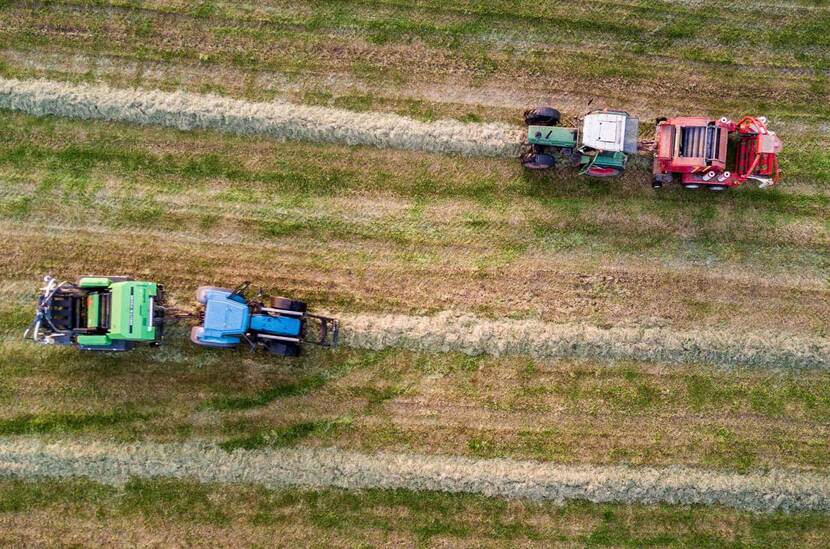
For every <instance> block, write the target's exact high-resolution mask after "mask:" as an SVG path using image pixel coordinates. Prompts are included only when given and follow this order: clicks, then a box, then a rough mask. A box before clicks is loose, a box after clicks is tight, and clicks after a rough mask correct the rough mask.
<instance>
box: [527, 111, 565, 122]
mask: <svg viewBox="0 0 830 549" xmlns="http://www.w3.org/2000/svg"><path fill="white" fill-rule="evenodd" d="M561 118H562V114H561V113H560V112H559V111H557V110H556V109H554V108H551V107H536V108H535V109H530V110H528V111H525V124H527V125H528V126H558V125H559V120H560V119H561Z"/></svg>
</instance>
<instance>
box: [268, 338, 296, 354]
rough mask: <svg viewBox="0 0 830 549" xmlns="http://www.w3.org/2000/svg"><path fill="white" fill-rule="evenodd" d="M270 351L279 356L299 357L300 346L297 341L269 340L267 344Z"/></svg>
mask: <svg viewBox="0 0 830 549" xmlns="http://www.w3.org/2000/svg"><path fill="white" fill-rule="evenodd" d="M265 348H266V349H267V350H268V352H269V353H271V354H274V355H278V356H288V357H297V356H300V346H299V345H297V344H296V343H285V342H283V341H269V342H268V343H266V344H265Z"/></svg>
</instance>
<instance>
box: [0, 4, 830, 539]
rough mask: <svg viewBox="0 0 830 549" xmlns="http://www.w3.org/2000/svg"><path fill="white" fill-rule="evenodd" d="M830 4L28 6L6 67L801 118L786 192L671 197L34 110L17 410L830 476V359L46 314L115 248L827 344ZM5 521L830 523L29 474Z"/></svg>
mask: <svg viewBox="0 0 830 549" xmlns="http://www.w3.org/2000/svg"><path fill="white" fill-rule="evenodd" d="M737 22H742V23H741V24H742V25H744V26H745V28H743V29H742V28H741V27H740V25H739V24H738V23H737ZM748 28H751V29H752V31H751V32H748V31H747V30H746V29H748ZM828 28H830V8H829V7H828V6H827V4H826V3H825V2H819V1H790V2H785V3H775V4H764V5H760V4H754V3H747V2H743V3H741V2H697V3H686V2H656V1H654V2H653V1H634V0H623V1H603V2H594V3H589V4H586V5H583V4H578V5H575V4H569V3H542V4H540V3H531V2H526V1H514V2H501V1H497V2H477V1H469V0H468V1H463V0H452V1H444V2H437V1H435V2H433V1H431V0H417V1H416V0H406V1H386V0H375V1H366V2H352V1H315V2H303V3H298V2H289V1H267V2H258V3H255V4H239V3H231V2H227V3H225V2H188V1H184V0H181V1H145V2H141V1H131V2H126V1H125V2H121V1H111V2H110V1H104V0H101V1H96V2H82V1H78V2H48V3H30V2H13V1H6V2H0V77H4V78H17V79H32V78H48V79H50V80H55V81H67V82H74V83H104V84H108V85H111V86H114V87H134V86H135V87H142V88H147V89H162V90H168V91H172V90H184V91H188V92H198V93H215V94H220V95H227V96H230V97H235V98H240V99H246V100H251V101H268V100H287V101H290V102H294V103H301V104H307V105H320V106H328V107H338V108H343V109H348V110H351V111H360V112H375V111H377V112H395V113H398V114H403V115H405V116H408V117H411V118H413V119H417V120H422V121H434V120H438V119H442V118H448V117H449V118H455V119H458V120H462V121H465V122H470V123H478V122H490V121H494V122H507V123H511V124H518V122H519V120H520V115H521V111H522V110H523V109H524V108H526V107H528V106H531V105H534V104H537V103H548V102H549V103H551V104H553V105H555V106H559V107H561V109H562V111H563V113H565V114H566V115H568V116H575V115H578V114H579V113H581V112H583V111H585V110H587V108H589V107H588V106H587V105H588V103H589V101H591V100H592V101H593V103H592V104H591V108H594V107H604V106H611V107H617V108H623V109H627V110H629V111H631V112H633V113H636V114H638V115H640V117H641V119H642V120H643V124H642V127H643V137H647V136H648V133H649V132H650V131H651V128H652V127H653V126H652V125H651V124H652V121H653V119H654V117H655V116H658V115H679V114H708V115H712V116H722V115H728V116H731V117H733V118H737V117H739V116H740V115H742V114H744V113H746V114H750V113H751V114H763V115H766V116H767V117H769V119H770V125H771V127H772V129H774V130H776V131H777V132H778V133H779V135H780V136H781V138H782V140H783V141H784V144H785V151H784V153H783V154H782V156H781V162H782V167H783V169H784V182H783V183H782V185H781V186H780V187H779V188H775V189H771V190H763V191H762V190H757V189H753V188H749V185H748V186H747V188H742V189H738V190H735V191H732V192H729V193H724V194H716V193H702V192H701V193H690V192H687V191H683V190H681V189H677V188H668V187H667V188H665V189H663V190H662V191H661V192H660V193H655V192H653V191H652V190H651V188H650V187H649V184H648V183H649V175H648V172H647V169H644V168H643V164H642V163H641V164H637V165H636V166H635V167H634V168H633V169H630V170H629V171H628V173H627V174H626V175H625V176H624V177H623V178H622V179H620V180H615V181H611V182H604V181H591V180H586V179H581V178H578V177H577V176H576V175H575V173H573V172H571V171H568V170H567V169H562V170H558V171H556V172H555V173H553V174H543V175H538V174H528V173H526V172H523V171H522V169H521V167H520V166H518V163H517V162H515V161H514V160H512V159H498V158H477V157H460V156H451V155H437V154H429V153H423V152H414V151H398V150H389V149H377V148H372V147H358V146H351V147H350V146H346V145H341V144H320V143H310V142H298V141H288V142H277V141H275V140H272V139H268V138H263V137H256V136H239V135H230V134H225V133H219V132H213V131H206V130H199V131H191V132H185V131H179V130H175V129H170V128H161V127H154V126H137V125H131V124H127V123H119V122H105V121H81V120H71V119H62V118H57V117H42V118H39V117H34V116H31V115H28V114H25V113H19V112H9V111H0V237H2V241H3V243H2V244H0V250H2V253H1V254H0V256H2V259H3V261H2V262H0V296H2V300H0V330H2V332H3V342H2V346H0V435H3V436H5V437H19V436H35V437H41V438H44V439H47V440H59V439H61V438H73V439H77V440H89V441H94V440H100V439H106V440H115V441H120V442H125V443H127V442H129V443H140V442H142V441H178V442H181V441H188V440H205V441H210V442H215V443H217V444H220V445H222V447H223V448H225V449H226V450H227V451H233V450H235V449H258V448H266V447H286V446H297V447H314V446H336V447H338V448H344V449H350V450H358V451H361V452H366V453H372V452H382V451H394V452H402V453H407V452H415V453H425V454H439V455H463V456H470V457H480V458H514V459H534V460H541V461H550V462H556V463H564V464H601V465H619V464H623V465H631V466H633V467H641V466H670V465H689V466H695V467H701V468H704V469H706V470H717V471H737V472H741V473H745V472H750V471H766V470H772V469H776V468H783V469H787V470H796V471H810V472H818V473H827V472H828V471H830V447H829V446H828V443H827V441H828V437H829V436H830V430H829V429H828V420H830V374H828V370H827V369H823V368H816V369H800V368H796V369H793V368H780V369H775V368H772V369H763V370H761V369H757V368H751V367H748V366H745V365H741V364H737V365H729V366H725V365H722V364H705V363H687V364H682V365H678V364H668V363H654V362H637V361H610V360H601V359H596V360H594V359H585V360H580V359H538V358H536V359H534V358H531V357H528V356H521V355H518V356H497V357H496V356H476V357H470V356H467V355H464V354H460V353H431V352H413V351H408V350H404V349H387V350H383V351H373V350H365V349H353V348H346V347H343V348H340V349H337V350H334V351H328V350H318V349H310V350H309V352H308V353H306V354H305V356H304V357H302V358H301V359H299V360H295V361H286V360H281V359H276V358H272V357H268V356H264V355H255V354H251V353H249V352H247V351H228V352H218V351H205V350H198V349H195V348H193V347H192V346H190V344H189V343H187V342H186V339H185V337H184V332H183V331H182V330H183V328H182V329H174V330H173V331H172V332H171V334H170V335H169V337H168V340H167V342H166V344H165V346H164V347H162V348H161V349H158V350H150V349H142V350H138V351H135V352H133V353H130V354H129V355H124V356H90V355H85V354H78V353H77V352H75V351H72V350H71V349H55V348H42V347H37V346H34V345H32V344H31V343H29V342H21V341H20V340H19V337H20V335H21V333H22V330H23V329H24V328H25V325H26V324H27V323H28V321H29V320H30V316H31V311H32V304H33V299H34V296H35V292H36V289H37V285H38V281H39V278H40V276H42V275H43V274H45V273H52V274H54V275H57V276H60V277H62V278H75V277H76V276H77V275H80V274H86V273H93V272H95V273H104V272H105V273H125V274H131V275H135V276H140V277H144V278H150V279H154V280H159V281H162V282H164V283H165V286H166V287H167V289H168V292H169V294H170V297H171V300H172V303H173V304H175V305H177V306H181V307H192V306H193V305H194V303H193V302H192V299H191V296H192V295H193V290H194V289H195V288H196V287H197V286H199V285H202V284H216V285H220V286H228V285H234V284H236V283H237V282H240V281H242V280H251V281H252V282H253V283H254V285H256V286H262V287H265V288H272V289H276V290H278V291H279V292H280V293H284V294H289V295H293V296H296V297H298V298H302V299H305V300H308V301H309V302H310V303H311V304H312V306H313V307H314V308H316V309H319V310H324V311H329V312H331V313H333V314H335V315H337V314H342V315H346V314H354V313H366V314H381V313H400V314H410V315H424V314H434V313H438V312H441V311H445V310H455V311H460V312H464V313H469V314H473V315H476V316H479V317H481V318H486V319H498V318H504V317H506V318H511V319H517V320H522V319H532V320H542V321H545V322H551V323H564V322H568V323H580V324H585V325H590V326H599V327H615V326H628V327H643V328H646V327H654V326H659V327H663V328H666V329H667V330H675V331H677V332H678V333H682V332H683V331H686V330H695V329H706V330H711V331H713V332H718V333H735V334H736V335H737V334H741V335H745V334H763V333H766V332H768V331H774V332H783V333H784V334H789V335H792V336H793V337H803V338H812V339H811V340H816V341H826V340H827V338H828V337H830V334H828V326H829V324H828V318H830V187H828V184H830V175H828V174H830V122H828V120H830V107H828V105H830V83H829V80H830V33H828V32H827V29H828ZM827 360H830V359H827ZM47 493H48V494H50V495H51V494H57V495H56V496H55V497H51V496H50V497H46V495H45V494H47ZM55 521H57V523H58V525H59V526H58V527H56V528H54V529H53V526H54V524H55ZM0 525H2V526H1V527H0V531H2V533H0V541H3V542H5V543H9V544H30V543H44V544H54V543H57V541H58V539H63V540H68V541H67V542H69V543H80V544H100V543H110V544H134V543H148V544H153V543H156V544H162V545H164V544H167V543H171V542H172V541H173V540H180V541H181V542H182V543H185V544H200V543H203V542H204V541H205V540H206V539H211V538H212V539H214V540H216V544H222V545H226V544H234V543H237V544H252V543H257V542H264V543H268V541H265V540H273V537H274V535H278V536H280V539H285V540H286V544H289V545H290V544H310V545H313V544H319V545H322V544H327V545H330V544H331V543H338V544H345V545H357V544H359V543H366V544H369V545H384V544H388V545H393V544H403V545H413V544H422V545H453V546H455V545H475V546H478V545H481V544H484V545H494V546H515V545H516V544H523V545H539V546H544V545H548V544H550V543H551V542H557V543H560V544H568V543H571V544H576V545H586V544H588V545H590V544H596V545H635V546H643V545H661V546H665V545H695V546H704V545H708V546H724V545H726V546H743V545H759V546H776V545H777V546H791V545H793V544H796V543H798V544H803V545H821V544H822V543H823V540H825V538H826V536H827V529H828V526H829V525H830V518H828V516H827V515H826V514H820V513H815V514H813V513H791V514H769V515H754V514H750V513H745V512H742V511H734V510H728V509H722V508H719V507H704V506H693V507H686V506H670V505H662V506H655V505H643V506H637V505H624V504H590V503H584V502H577V503H571V504H567V505H566V506H564V507H557V506H554V505H552V504H543V503H530V502H525V501H506V500H500V499H494V498H486V497H483V496H475V495H448V494H441V493H437V492H436V493H432V492H430V493H420V492H406V491H388V490H380V489H378V490H375V491H372V490H369V491H358V492H347V491H340V490H336V489H330V490H323V491H306V490H303V489H299V488H290V489H289V488H286V489H285V490H282V491H279V490H278V491H268V490H264V489H259V488H255V487H251V486H246V485H240V486H233V487H232V488H229V489H226V488H224V487H219V486H212V485H205V486H203V485H198V484H195V483H187V482H180V481H169V482H168V481H164V480H160V481H140V480H136V481H135V482H133V483H131V484H129V485H128V486H126V487H123V488H113V487H107V486H103V485H98V484H96V483H95V482H93V481H74V480H64V481H58V480H54V481H28V480H27V481H23V480H2V481H1V482H0ZM111 530H118V531H120V532H121V534H119V535H118V536H115V534H111V533H109V531H111ZM289 540H290V541H289Z"/></svg>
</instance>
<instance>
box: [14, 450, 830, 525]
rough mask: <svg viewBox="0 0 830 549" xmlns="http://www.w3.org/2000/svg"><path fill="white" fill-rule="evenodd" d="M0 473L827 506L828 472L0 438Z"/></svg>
mask: <svg viewBox="0 0 830 549" xmlns="http://www.w3.org/2000/svg"><path fill="white" fill-rule="evenodd" d="M0 476H4V477H11V478H24V479H38V478H74V477H85V478H89V479H91V480H94V481H96V482H100V483H104V484H109V485H116V486H117V485H122V484H124V483H125V482H127V481H128V480H129V479H130V478H132V477H139V478H159V477H162V478H178V479H196V480H198V481H200V482H218V483H252V484H258V485H263V486H266V487H269V488H277V487H281V486H306V487H312V488H323V487H338V488H346V489H366V488H383V489H400V488H403V489H408V490H437V491H442V492H465V493H473V494H483V495H486V496H495V497H506V498H528V499H534V500H549V501H554V502H558V503H562V502H565V501H567V500H575V499H578V500H588V501H591V502H595V503H603V502H614V503H631V504H657V503H669V504H682V505H692V504H704V505H715V504H718V505H725V506H729V507H734V508H736V509H742V510H749V511H756V512H771V511H781V510H783V511H799V510H811V511H825V512H826V511H830V478H828V477H827V476H826V475H821V474H816V473H805V472H796V471H787V470H773V471H769V472H766V473H750V474H737V473H729V472H718V471H707V470H702V469H694V468H689V467H679V466H673V467H665V468H654V467H638V468H635V467H626V466H590V465H557V464H553V463H539V462H531V461H515V460H509V459H489V460H479V459H470V458H462V457H453V456H441V455H434V456H427V455H419V454H393V453H381V454H374V455H366V454H359V453H355V452H348V451H343V450H338V449H335V448H316V449H315V448H283V449H270V450H254V451H245V450H237V451H235V452H233V453H227V452H225V451H224V450H221V449H220V448H218V447H217V446H215V445H211V444H206V443H183V444H152V443H141V444H129V445H119V444H113V443H106V442H72V441H64V442H52V443H47V442H43V441H40V440H37V439H32V438H23V437H18V438H5V439H0Z"/></svg>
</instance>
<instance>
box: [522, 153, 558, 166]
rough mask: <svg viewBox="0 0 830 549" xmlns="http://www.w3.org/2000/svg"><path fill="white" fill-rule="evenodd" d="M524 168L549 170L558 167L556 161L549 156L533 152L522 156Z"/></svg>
mask: <svg viewBox="0 0 830 549" xmlns="http://www.w3.org/2000/svg"><path fill="white" fill-rule="evenodd" d="M522 166H524V167H525V168H527V169H528V170H547V169H549V168H553V167H554V166H556V159H555V158H554V157H553V156H551V155H549V154H538V153H532V152H531V153H527V154H526V155H524V156H522Z"/></svg>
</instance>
